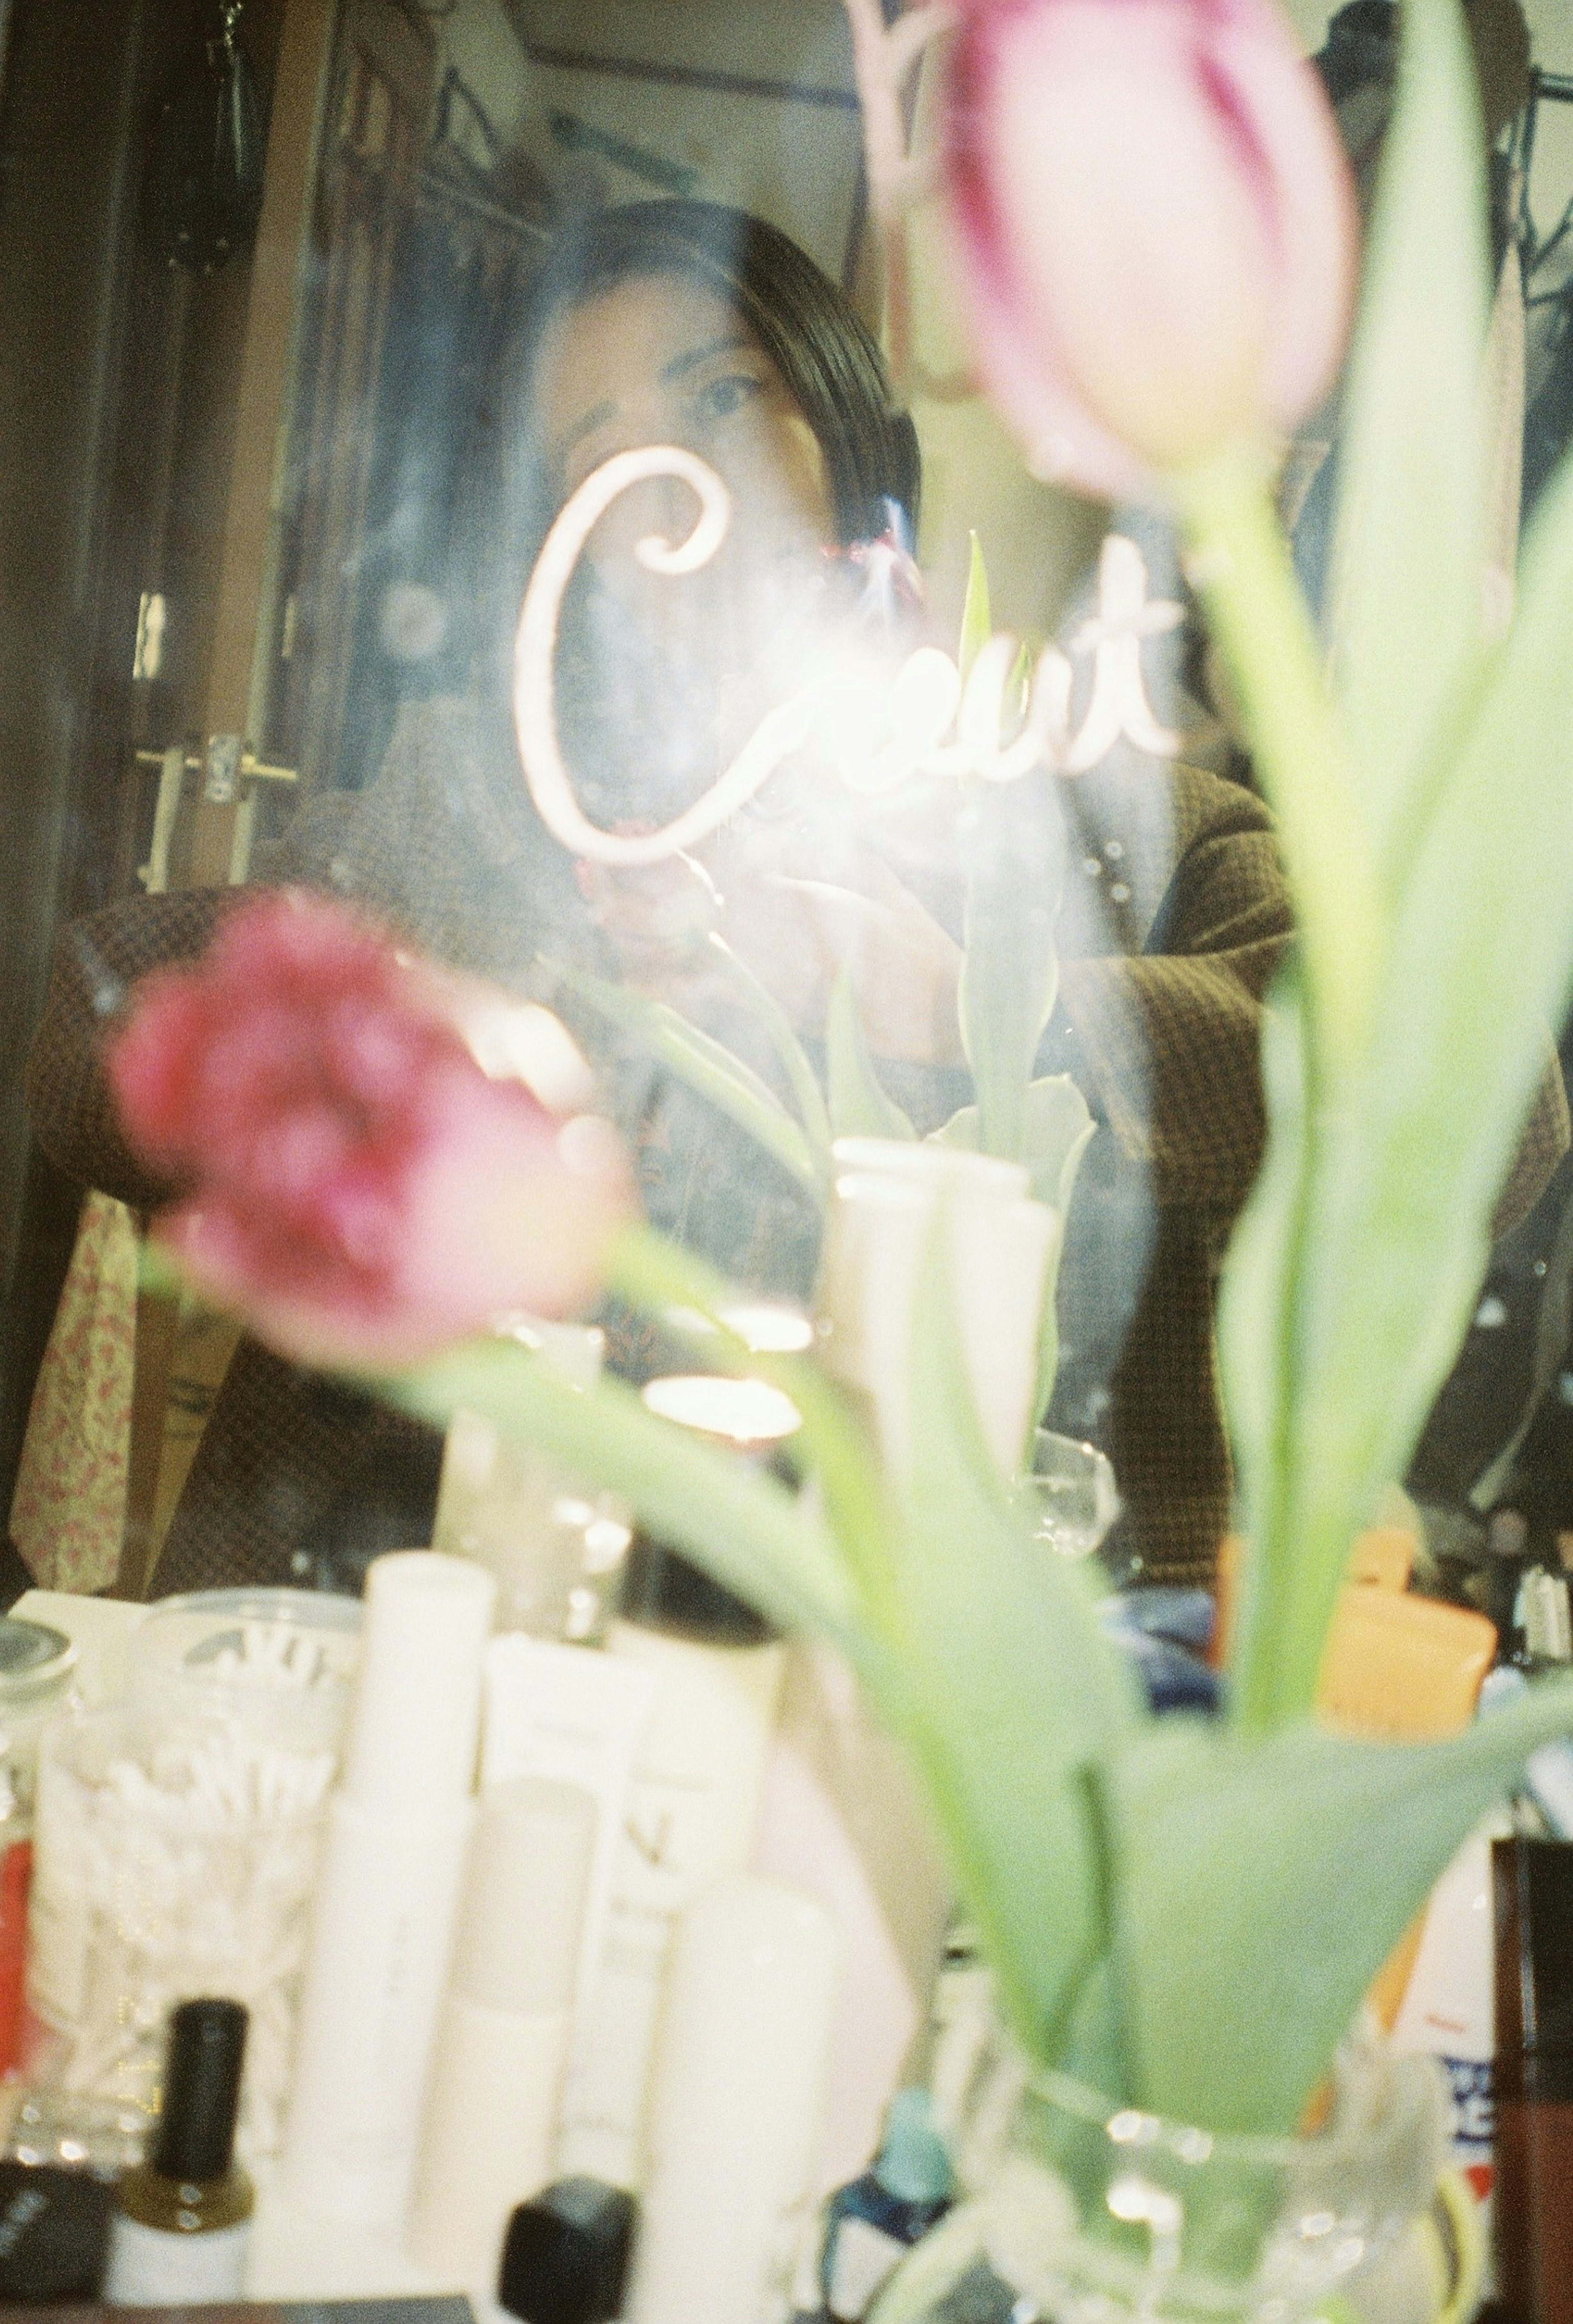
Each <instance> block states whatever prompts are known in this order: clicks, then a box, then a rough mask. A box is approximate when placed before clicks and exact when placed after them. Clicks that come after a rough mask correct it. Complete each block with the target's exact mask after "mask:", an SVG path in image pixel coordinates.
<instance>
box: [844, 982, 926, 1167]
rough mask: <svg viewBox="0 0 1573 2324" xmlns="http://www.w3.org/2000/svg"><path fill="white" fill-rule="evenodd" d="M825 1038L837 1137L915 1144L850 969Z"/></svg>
mask: <svg viewBox="0 0 1573 2324" xmlns="http://www.w3.org/2000/svg"><path fill="white" fill-rule="evenodd" d="M824 1038H825V1061H826V1066H827V1070H828V1075H829V1081H830V1120H831V1128H832V1131H833V1132H834V1135H835V1136H836V1137H837V1138H899V1139H915V1137H916V1136H917V1132H916V1131H915V1130H914V1128H913V1126H912V1124H911V1122H910V1121H908V1120H907V1118H906V1114H904V1113H903V1112H902V1111H901V1108H900V1107H899V1106H898V1105H897V1102H896V1101H895V1099H894V1098H893V1097H891V1096H889V1095H888V1093H886V1091H885V1090H884V1089H883V1088H882V1086H881V1085H880V1081H879V1076H878V1074H877V1073H876V1072H875V1070H874V1060H873V1059H872V1057H871V1056H869V1044H868V1042H867V1040H866V1039H865V1038H864V1035H863V1020H862V1017H861V1016H860V1013H859V1010H858V996H857V992H856V990H855V988H854V986H853V983H852V972H851V968H850V967H843V968H842V972H841V973H840V975H839V976H838V977H837V978H836V981H835V985H834V988H833V990H832V993H831V996H830V1009H829V1012H828V1014H827V1016H826V1019H825V1029H824Z"/></svg>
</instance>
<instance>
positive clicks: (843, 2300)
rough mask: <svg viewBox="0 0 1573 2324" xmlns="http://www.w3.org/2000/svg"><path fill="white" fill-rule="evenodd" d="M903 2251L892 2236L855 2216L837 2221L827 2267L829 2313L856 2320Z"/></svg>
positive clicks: (904, 2248)
mask: <svg viewBox="0 0 1573 2324" xmlns="http://www.w3.org/2000/svg"><path fill="white" fill-rule="evenodd" d="M905 2251H906V2246H905V2245H903V2244H899V2243H897V2240H896V2237H895V2236H888V2235H887V2234H886V2233H885V2231H884V2229H883V2228H882V2227H875V2226H874V2225H873V2224H872V2222H871V2221H870V2220H868V2219H860V2218H857V2217H856V2215H855V2214H854V2215H853V2216H852V2217H851V2218H844V2219H842V2220H840V2221H839V2222H838V2223H837V2226H836V2231H835V2250H834V2252H833V2253H832V2256H831V2264H830V2312H831V2314H832V2316H834V2317H836V2318H838V2319H842V2318H844V2319H857V2318H858V2317H860V2316H861V2315H862V2314H863V2313H864V2312H865V2310H867V2308H868V2306H869V2302H870V2301H871V2300H872V2299H873V2297H874V2294H875V2293H876V2292H878V2289H879V2286H880V2285H881V2284H882V2283H883V2282H884V2281H885V2279H886V2277H887V2276H888V2274H890V2273H891V2272H892V2270H893V2269H894V2268H895V2266H896V2263H897V2260H899V2259H901V2258H902V2257H903V2256H904V2255H905Z"/></svg>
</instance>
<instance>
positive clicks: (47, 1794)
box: [13, 1691, 336, 2162]
mask: <svg viewBox="0 0 1573 2324" xmlns="http://www.w3.org/2000/svg"><path fill="white" fill-rule="evenodd" d="M332 1718H333V1714H332V1708H331V1703H330V1700H329V1699H327V1698H325V1699H324V1700H323V1701H321V1703H320V1704H317V1703H313V1702H311V1701H309V1699H308V1701H305V1702H302V1701H300V1700H299V1699H281V1696H280V1695H279V1694H278V1693H276V1692H271V1691H270V1692H268V1693H266V1694H260V1695H258V1696H256V1697H254V1698H253V1699H252V1700H249V1701H245V1702H244V1703H243V1704H231V1705H229V1706H227V1707H226V1708H225V1711H224V1712H223V1714H222V1715H220V1714H218V1713H216V1712H215V1711H213V1710H212V1709H211V1708H210V1707H205V1706H203V1705H202V1704H201V1703H200V1702H199V1701H193V1702H186V1703H180V1704H179V1705H177V1706H176V1707H174V1708H173V1709H169V1708H163V1709H158V1710H155V1709H153V1708H151V1707H149V1706H148V1705H146V1704H141V1705H133V1706H132V1707H131V1708H129V1709H124V1710H115V1711H101V1712H98V1713H97V1714H95V1715H93V1716H92V1717H89V1718H87V1719H82V1720H70V1721H67V1722H65V1723H64V1724H62V1725H61V1726H60V1727H57V1728H55V1729H52V1730H51V1733H50V1735H49V1736H48V1738H46V1742H45V1748H44V1751H43V1755H42V1759H41V1767H40V1778H39V1793H38V1817H37V1827H36V1835H35V1850H36V1853H35V1867H34V1877H33V1887H32V1907H31V1916H30V1939H31V1942H30V1954H29V1964H28V1998H29V2000H30V2002H31V2004H32V2009H33V2012H34V2015H36V2017H37V2018H38V2019H39V2020H40V2022H41V2025H42V2026H43V2027H45V2028H46V2029H47V2030H48V2035H49V2038H48V2040H47V2041H46V2043H44V2045H43V2047H42V2050H41V2054H40V2057H39V2059H38V2061H37V2065H36V2068H35V2070H34V2072H33V2074H32V2089H31V2091H30V2096H29V2101H28V2103H27V2104H26V2105H24V2107H23V2114H22V2116H21V2118H20V2119H19V2124H18V2128H17V2131H16V2132H15V2133H14V2140H13V2144H14V2145H15V2147H16V2149H17V2151H18V2152H19V2153H22V2152H23V2150H24V2148H25V2147H26V2145H27V2144H28V2143H29V2142H30V2141H31V2144H32V2146H33V2148H34V2149H35V2150H36V2151H37V2153H39V2154H40V2156H42V2155H43V2154H45V2153H56V2154H59V2155H60V2156H62V2157H63V2158H65V2159H68V2160H70V2159H79V2158H81V2157H83V2156H87V2157H89V2158H90V2159H92V2160H94V2161H96V2162H97V2161H103V2162H115V2161H117V2160H118V2161H122V2162H124V2160H127V2159H129V2157H130V2155H131V2154H133V2153H135V2152H136V2151H137V2150H138V2149H139V2148H140V2146H141V2144H142V2142H143V2138H144V2137H145V2135H146V2133H147V2131H148V2129H149V2128H150V2127H151V2126H152V2120H153V2117H154V2115H155V2114H156V2111H157V2105H158V2093H159V2080H160V2074H161V2065H162V2058H163V2044H164V2029H165V2025H166V2023H167V2020H168V2017H169V2014H170V2010H171V2009H172V2008H173V2007H174V2006H175V2004H176V2003H177V2002H179V2001H184V2000H189V1999H193V1998H195V1997H198V1996H207V1995H220V1996H224V1997H227V1998H230V1999H233V2000H235V2001H239V2002H243V2003H244V2005H245V2006H246V2008H247V2009H248V2011H249V2012H250V2014H251V2024H250V2030H249V2033H248V2036H247V2043H246V2061H245V2080H244V2090H243V2096H242V2104H241V2116H240V2131H239V2140H240V2146H241V2151H242V2153H243V2154H244V2157H245V2158H246V2159H247V2160H248V2161H255V2160H257V2159H259V2158H261V2157H263V2156H266V2155H268V2154H271V2153H273V2152H275V2151H276V2149H277V2147H278V2145H279V2144H280V2140H281V2133H282V2126H283V2114H284V2108H285V2105H286V2102H287V2099H288V2095H289V2085H290V2068H291V2061H292V2053H293V2046H294V2034H295V2018H296V2010H297V2006H298V2002H299V1989H300V1983H301V1978H302V1974H303V1972H304V1969H305V1965H306V1952H307V1945H308V1936H309V1923H310V1908H311V1899H312V1890H313V1886H314V1883H315V1879H316V1874H317V1858H318V1854H319V1849H320V1843H321V1837H322V1829H323V1808H324V1803H325V1800H326V1796H327V1790H328V1786H329V1784H331V1782H332V1780H333V1776H334V1773H335V1769H336V1732H335V1729H334V1726H333V1723H332Z"/></svg>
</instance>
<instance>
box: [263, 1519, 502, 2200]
mask: <svg viewBox="0 0 1573 2324" xmlns="http://www.w3.org/2000/svg"><path fill="white" fill-rule="evenodd" d="M495 1595H496V1583H495V1582H494V1581H493V1579H492V1575H491V1574H489V1573H487V1572H484V1571H483V1568H482V1567H481V1566H479V1565H474V1564H472V1563H470V1562H469V1561H468V1560H467V1559H464V1558H457V1557H445V1556H440V1555H437V1554H434V1553H432V1552H431V1551H429V1550H396V1551H394V1552H392V1553H391V1554H390V1555H388V1556H386V1557H380V1558H377V1559H376V1560H375V1561H374V1562H373V1565H372V1567H371V1570H370V1572H369V1573H368V1575H367V1579H366V1600H365V1603H366V1617H365V1631H364V1637H363V1646H362V1654H361V1665H360V1671H359V1674H358V1677H357V1682H356V1689H355V1698H354V1704H353V1706H352V1709H351V1714H350V1733H349V1742H348V1746H347V1748H346V1752H345V1778H344V1784H343V1786H342V1788H341V1790H340V1791H339V1792H337V1793H336V1794H335V1796H334V1798H333V1799H332V1801H331V1802H330V1803H329V1813H328V1829H327V1841H326V1844H325V1847H324V1850H323V1861H322V1871H321V1876H320V1878H319V1881H318V1885H317V1902H316V1909H315V1912H314V1914H313V1918H312V1929H311V1943H310V1950H309V1953H308V1960H307V1968H306V1979H305V1989H304V1992H303V1994H302V1996H301V2003H300V2030H299V2040H298V2047H297V2052H296V2080H295V2090H294V2096H293V2098H292V2101H291V2104H290V2116H289V2122H288V2126H287V2128H286V2132H285V2138H284V2170H283V2176H284V2182H285V2185H286V2187H287V2188H288V2190H289V2193H290V2199H291V2200H293V2201H295V2202H297V2203H299V2205H300V2206H301V2208H302V2209H306V2210H308V2211H313V2212H315V2213H317V2215H318V2216H319V2217H321V2218H330V2219H338V2220H344V2221H346V2222H356V2223H360V2224H363V2225H366V2226H378V2227H397V2226H399V2225H400V2224H401V2221H402V2217H403V2212H404V2207H405V2205H406V2203H407V2201H408V2199H409V2186H410V2180H411V2177H412V2175H413V2172H414V2168H415V2159H416V2150H417V2145H418V2142H419V2130H420V2118H421V2102H422V2098H423V2096H424V2093H425V2089H426V2082H427V2076H428V2070H429V2067H430V2063H431V2052H432V2042H433V2038H434V2035H435V2033H436V2030H437V2013H438V2010H439V2008H440V2006H441V2002H442V1995H443V1987H444V1985H445V1983H446V1978H447V1969H448V1957H449V1952H450V1950H451V1947H452V1941H453V1931H454V1919H455V1910H456V1907H457V1904H458V1896H459V1887H460V1883H461V1880H462V1878H463V1875H464V1867H465V1849H466V1847H467V1845H468V1841H469V1837H470V1831H471V1826H472V1821H473V1818H474V1802H473V1800H472V1798H471V1795H470V1794H471V1786H472V1784H473V1783H474V1771H475V1748H476V1738H477V1734H478V1730H479V1726H480V1710H481V1669H482V1657H483V1652H484V1648H485V1645H486V1639H487V1636H488V1633H489V1632H490V1629H491V1627H492V1604H493V1600H494V1599H495Z"/></svg>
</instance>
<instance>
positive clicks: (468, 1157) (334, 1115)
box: [109, 891, 635, 1367]
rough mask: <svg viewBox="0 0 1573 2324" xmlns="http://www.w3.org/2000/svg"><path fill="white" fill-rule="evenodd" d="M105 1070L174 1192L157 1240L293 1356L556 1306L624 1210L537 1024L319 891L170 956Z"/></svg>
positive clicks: (579, 1281)
mask: <svg viewBox="0 0 1573 2324" xmlns="http://www.w3.org/2000/svg"><path fill="white" fill-rule="evenodd" d="M109 1074H110V1083H111V1087H112V1088H113V1091H114V1093H115V1102H116V1104H117V1106H118V1108H119V1111H120V1116H121V1120H122V1122H123V1123H124V1128H125V1131H126V1134H127V1136H128V1138H129V1139H130V1140H131V1142H132V1144H133V1146H134V1147H135V1148H137V1150H138V1151H139V1152H140V1153H141V1154H142V1155H143V1157H144V1158H145V1159H146V1160H147V1162H148V1163H150V1164H151V1165H152V1167H153V1168H155V1169H156V1170H158V1171H159V1172H161V1174H163V1175H164V1176H168V1177H169V1178H170V1180H171V1181H172V1182H173V1183H175V1184H176V1185H179V1186H180V1187H181V1188H182V1189H184V1190H185V1191H184V1197H183V1199H181V1200H180V1201H179V1202H177V1203H173V1204H171V1205H170V1207H169V1208H168V1209H166V1210H164V1211H162V1212H161V1213H160V1214H159V1216H158V1219H157V1221H156V1222H155V1223H156V1231H157V1234H158V1236H159V1238H160V1239H161V1240H162V1241H163V1242H165V1243H166V1244H167V1245H168V1246H169V1248H170V1250H172V1251H173V1253H174V1254H175V1256H176V1257H177V1259H179V1263H180V1265H181V1268H182V1269H183V1271H184V1272H185V1273H186V1274H187V1275H189V1277H191V1279H192V1280H193V1281H194V1282H195V1284H196V1285H197V1286H198V1289H200V1290H202V1291H203V1292H205V1293H206V1294H207V1296H209V1297H211V1298H212V1299H213V1300H214V1301H215V1302H216V1304H217V1305H220V1306H224V1307H227V1308H230V1309H232V1310H234V1311H235V1312H236V1313H238V1314H242V1315H244V1317H245V1318H246V1320H247V1321H248V1322H249V1323H250V1324H251V1325H252V1327H253V1330H254V1331H255V1332H256V1333H257V1334H258V1336H259V1337H260V1338H262V1339H264V1340H266V1341H268V1342H270V1343H271V1345H273V1346H274V1347H276V1348H278V1349H280V1350H281V1351H282V1352H283V1353H285V1354H287V1355H291V1356H295V1357H297V1358H299V1360H302V1361H304V1362H308V1363H322V1364H338V1365H348V1366H351V1367H359V1366H373V1367H390V1366H399V1365H403V1364H407V1363H409V1362H411V1361H413V1360H417V1359H418V1358H419V1357H421V1356H423V1355H426V1354H428V1353H430V1352H432V1351H435V1350H436V1349H438V1348H440V1347H442V1346H444V1345H446V1344H447V1343H448V1342H453V1341H455V1340H458V1339H460V1338H462V1337H464V1336H465V1334H467V1333H473V1332H476V1331H481V1330H484V1329H485V1328H487V1327H488V1326H489V1325H490V1324H492V1323H493V1322H494V1321H495V1320H496V1319H497V1318H499V1317H500V1316H501V1315H502V1314H507V1313H510V1312H512V1311H517V1310H519V1309H526V1310H528V1311H529V1312H531V1313H533V1314H540V1315H547V1316H557V1315H565V1314H572V1313H575V1312H576V1311H578V1310H580V1309H582V1308H583V1307H584V1306H585V1305H588V1304H589V1303H590V1302H592V1301H593V1299H594V1298H595V1296H597V1294H598V1292H599V1290H600V1288H601V1285H602V1280H603V1268H604V1265H605V1261H606V1258H607V1254H608V1250H609V1247H610V1245H611V1242H612V1239H613V1237H614V1235H615V1234H616V1232H617V1231H618V1230H619V1228H620V1227H621V1225H622V1224H623V1222H625V1220H626V1219H628V1218H629V1217H630V1215H631V1213H632V1212H633V1210H634V1206H635V1204H634V1194H633V1185H632V1177H631V1173H630V1168H629V1165H628V1161H627V1158H626V1157H625V1155H624V1153H623V1150H622V1148H621V1143H620V1142H619V1140H618V1139H617V1138H616V1136H615V1134H614V1133H613V1132H612V1130H611V1128H610V1126H609V1125H608V1124H607V1123H605V1122H603V1121H600V1120H596V1119H595V1118H594V1117H593V1116H592V1115H588V1114H585V1113H584V1112H583V1111H581V1110H580V1109H582V1107H583V1105H584V1101H585V1099H586V1097H587V1095H588V1078H589V1077H588V1074H587V1071H586V1069H585V1067H584V1063H583V1060H582V1059H581V1058H580V1057H579V1056H578V1053H577V1051H576V1050H575V1048H574V1047H573V1044H572V1042H571V1041H570V1040H569V1038H568V1036H567V1034H566V1032H565V1031H564V1030H563V1028H562V1027H561V1026H559V1025H558V1024H557V1020H556V1019H555V1018H551V1017H549V1016H548V1015H547V1012H546V1011H545V1010H538V1009H531V1008H529V1007H526V1006H524V1005H522V1004H520V1003H519V1002H516V1001H511V999H510V998H509V997H508V996H507V995H506V994H503V993H500V992H494V991H492V990H491V988H490V987H487V986H483V985H479V984H476V983H474V982H468V981H466V980H464V979H460V978H456V977H453V976H450V975H448V974H446V973H444V972H443V971H440V970H437V969H436V968H433V967H432V966H431V965H430V964H428V963H425V962H422V961H419V960H413V959H411V958H410V957H409V955H408V954H404V953H401V952H400V951H399V950H398V949H397V948H396V947H395V945H393V944H392V943H391V941H390V939H389V938H388V937H387V936H385V935H384V934H383V933H382V930H380V929H379V928H377V927H374V926H373V924H372V923H370V922H369V921H367V920H364V919H363V918H361V917H360V916H359V915H358V914H357V913H354V912H352V911H349V910H346V909H345V908H344V907H343V906H342V905H338V904H335V903H331V902H328V901H327V900H326V899H323V898H320V897H316V896H308V895H306V894H303V893H294V892H290V891H285V892H282V893H279V892H275V893H271V894H266V895H263V896H261V897H259V898H258V899H256V900H255V901H253V902H249V903H246V904H244V905H243V906H241V907H240V908H237V909H236V910H235V911H234V912H233V913H231V914H230V915H229V916H228V917H227V918H225V920H224V921H223V923H222V924H221V926H220V927H219V930H218V933H217V935H216V937H215V938H214V940H213V943H212V944H211V945H210V946H209V948H208V951H207V955H206V957H205V958H204V959H203V960H201V961H200V962H199V963H198V964H196V965H195V966H194V967H192V968H189V969H168V970H161V971H160V972H158V973H156V974H154V975H152V976H150V977H147V978H145V979H144V980H143V982H141V983H140V984H139V985H138V986H137V987H136V989H135V991H134V993H133V1004H132V1009H131V1012H130V1015H129V1017H128V1019H127V1021H126V1022H125V1024H124V1026H123V1027H122V1028H121V1029H120V1030H119V1032H118V1034H117V1035H116V1037H115V1041H114V1044H113V1046H112V1047H111V1051H110V1056H109ZM532 1084H533V1086H532ZM543 1100H544V1101H545V1102H543Z"/></svg>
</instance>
